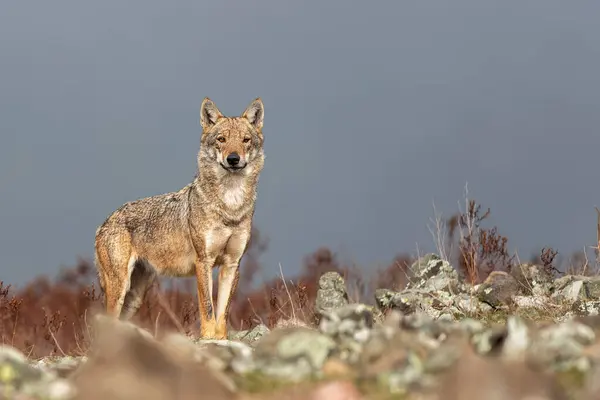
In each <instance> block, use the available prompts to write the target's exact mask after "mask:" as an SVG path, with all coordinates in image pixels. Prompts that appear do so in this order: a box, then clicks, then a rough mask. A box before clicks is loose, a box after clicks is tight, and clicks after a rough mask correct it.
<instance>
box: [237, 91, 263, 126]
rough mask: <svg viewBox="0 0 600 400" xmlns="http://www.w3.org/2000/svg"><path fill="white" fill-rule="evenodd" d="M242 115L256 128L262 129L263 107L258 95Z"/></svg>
mask: <svg viewBox="0 0 600 400" xmlns="http://www.w3.org/2000/svg"><path fill="white" fill-rule="evenodd" d="M242 117H244V118H246V119H247V120H248V121H249V122H250V123H251V124H252V125H254V127H255V128H256V129H258V130H261V129H262V127H263V120H264V119H265V107H264V106H263V102H262V100H261V99H260V97H259V98H257V99H254V101H252V103H250V105H249V106H248V108H246V111H244V113H243V114H242Z"/></svg>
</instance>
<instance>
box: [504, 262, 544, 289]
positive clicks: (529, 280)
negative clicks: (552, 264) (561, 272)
mask: <svg viewBox="0 0 600 400" xmlns="http://www.w3.org/2000/svg"><path fill="white" fill-rule="evenodd" d="M510 274H511V275H512V277H513V278H515V280H516V281H517V282H518V283H519V285H520V286H521V290H522V292H523V293H524V294H527V295H534V296H548V295H550V293H551V291H552V285H553V282H554V276H553V273H552V272H551V271H550V270H549V269H547V268H544V267H543V266H541V265H536V264H529V263H526V264H521V265H515V266H513V267H512V268H511V270H510Z"/></svg>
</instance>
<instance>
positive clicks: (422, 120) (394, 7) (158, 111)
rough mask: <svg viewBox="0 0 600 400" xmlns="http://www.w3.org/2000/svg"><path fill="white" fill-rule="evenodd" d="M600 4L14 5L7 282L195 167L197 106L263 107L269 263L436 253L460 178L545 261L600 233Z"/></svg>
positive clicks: (4, 205) (4, 160)
mask: <svg viewBox="0 0 600 400" xmlns="http://www.w3.org/2000/svg"><path fill="white" fill-rule="evenodd" d="M598 15H600V2H598V1H579V2H567V1H564V0H535V1H525V0H519V1H516V0H515V1H508V0H496V1H488V0H472V1H467V0H453V1H451V2H450V1H441V0H439V1H405V0H394V1H378V2H372V3H369V2H353V1H348V0H329V1H313V0H311V1H307V0H302V1H293V2H283V1H280V0H269V1H252V2H247V1H228V2H224V1H223V2H218V1H212V2H206V1H198V0H194V1H191V0H185V1H174V2H166V1H157V0H144V1H142V0H133V1H127V2H123V1H117V0H104V1H93V2H82V1H75V0H72V1H65V0H55V1H52V2H49V1H41V0H39V1H3V2H2V4H1V5H0V268H1V269H0V280H5V281H8V282H11V283H14V284H17V285H19V284H22V283H24V282H26V281H27V280H29V279H31V278H32V277H34V276H36V275H38V274H40V273H43V274H48V275H50V276H53V275H55V274H56V272H57V271H58V270H59V268H60V267H61V266H65V265H72V264H74V263H75V262H76V260H77V257H78V256H82V257H86V258H91V257H92V256H93V243H94V233H95V230H96V227H97V226H98V225H99V224H101V223H102V222H103V220H104V219H105V218H106V217H107V216H108V215H109V214H110V213H111V212H112V211H113V210H114V209H116V208H117V207H119V206H120V205H121V204H122V203H124V202H126V201H129V200H134V199H137V198H140V197H146V196H149V195H154V194H159V193H164V192H169V191H174V190H178V189H179V188H181V187H183V186H184V185H186V184H187V183H188V182H189V181H190V180H191V179H192V178H193V177H194V173H195V169H196V153H197V151H198V145H199V135H200V126H199V113H198V110H199V106H200V103H201V101H202V99H203V98H204V97H205V96H208V97H210V98H212V99H213V100H214V101H215V103H216V104H217V106H218V107H219V108H220V110H221V111H222V112H223V113H225V114H227V115H239V114H240V113H241V112H242V111H243V110H244V109H245V108H246V106H247V105H248V104H249V103H250V101H251V100H252V99H254V98H255V97H258V96H260V97H262V99H263V101H264V104H265V127H264V134H265V140H266V141H265V152H266V156H267V158H266V163H265V169H264V172H263V174H262V177H261V180H260V185H259V198H258V204H257V211H256V215H255V224H256V226H257V227H258V228H259V229H260V230H261V231H262V232H263V233H264V234H265V235H267V236H268V237H269V251H268V253H267V254H266V255H265V256H264V257H263V261H264V263H265V268H266V271H265V272H266V273H267V274H275V273H278V271H279V269H278V268H279V267H278V264H279V263H281V265H282V267H283V269H284V271H287V272H288V273H290V274H291V273H293V272H294V271H296V270H297V269H298V266H299V265H300V264H301V261H302V258H303V257H304V256H305V255H307V254H309V253H311V252H313V251H314V250H315V249H317V248H318V247H320V246H324V245H325V246H330V247H331V248H332V249H333V250H334V251H337V252H339V253H340V255H342V256H343V258H344V259H352V260H355V261H356V262H358V263H360V264H362V265H364V266H365V267H374V266H377V265H379V264H384V263H388V262H390V261H391V260H392V258H393V257H394V255H395V254H396V253H398V252H402V251H409V252H416V250H417V246H418V248H419V250H420V251H426V250H433V248H434V247H433V245H434V244H433V240H432V238H431V234H430V232H429V231H428V228H427V223H428V222H429V218H431V217H432V216H433V210H432V202H433V201H435V204H436V206H437V208H438V210H439V211H441V212H442V213H443V215H444V216H448V215H450V214H452V213H454V212H455V211H456V210H457V209H458V202H459V201H461V199H462V198H463V192H464V186H465V183H467V182H468V185H469V191H470V193H471V194H472V195H473V197H475V198H476V199H478V200H479V201H480V202H481V203H483V204H484V205H485V206H489V207H491V209H492V215H493V217H494V218H493V221H492V222H493V223H496V224H497V225H498V226H499V229H500V230H501V232H503V233H505V234H507V235H508V236H509V237H510V240H511V243H512V247H513V249H515V250H518V251H519V254H520V255H521V256H522V257H528V256H529V255H530V254H531V253H532V252H533V251H535V250H536V249H538V248H539V247H541V246H554V247H556V248H558V249H559V251H561V252H562V253H564V254H567V253H570V252H572V251H575V250H578V249H581V248H582V247H583V246H586V245H593V244H594V240H595V234H596V232H595V229H596V228H595V211H594V208H593V207H594V205H599V206H600V181H599V178H598V174H599V162H598V153H599V151H600V132H599V129H598V128H599V126H600V79H599V76H600V75H599V71H600V46H598V38H599V37H600V25H599V24H598Z"/></svg>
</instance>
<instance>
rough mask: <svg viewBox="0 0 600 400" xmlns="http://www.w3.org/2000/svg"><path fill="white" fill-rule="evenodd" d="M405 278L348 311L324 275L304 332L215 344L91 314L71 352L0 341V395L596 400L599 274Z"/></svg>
mask: <svg viewBox="0 0 600 400" xmlns="http://www.w3.org/2000/svg"><path fill="white" fill-rule="evenodd" d="M408 278H409V283H408V285H407V287H406V288H405V289H404V290H402V291H399V292H394V291H390V290H387V289H380V290H377V291H376V293H375V298H374V299H373V300H374V305H367V304H353V303H349V300H348V295H347V294H346V288H345V284H344V281H343V279H342V277H341V276H340V275H339V274H338V273H336V272H327V273H325V274H323V275H322V276H321V278H320V281H319V292H318V296H317V304H316V309H317V317H318V318H317V321H316V325H315V326H307V325H306V324H304V323H300V322H298V321H295V320H293V319H292V320H281V321H279V323H278V324H277V326H276V327H275V328H274V329H272V330H269V329H268V328H267V327H266V326H264V325H259V326H257V327H255V328H253V329H252V330H249V331H238V332H231V337H230V340H227V341H205V340H195V339H194V338H191V337H187V336H184V335H181V334H176V333H172V334H169V335H166V336H165V337H164V338H161V339H160V340H159V339H157V338H154V337H153V335H152V334H151V333H149V332H148V331H146V330H143V329H141V328H139V327H136V326H134V325H133V324H130V323H124V322H116V321H111V320H109V319H107V318H105V317H102V316H100V315H99V316H96V318H95V321H94V326H93V327H91V330H92V332H93V343H92V346H91V348H90V350H89V351H88V354H87V355H86V356H85V357H69V356H64V357H53V358H44V359H40V360H33V359H28V357H27V355H25V354H22V353H20V352H18V351H17V350H15V349H13V348H11V347H10V346H2V347H1V348H0V398H6V399H9V398H10V399H102V400H106V399H196V398H198V399H201V398H208V399H215V400H219V399H286V398H289V399H333V400H336V399H395V398H398V399H432V400H433V399H462V400H469V399H534V398H535V399H595V398H600V340H599V339H600V338H599V337H598V335H599V333H600V316H599V315H598V310H599V307H600V278H590V277H584V276H570V275H569V276H562V277H560V278H558V279H555V278H554V276H553V275H552V274H550V273H549V272H548V271H547V270H545V269H544V268H541V267H539V266H536V265H531V264H524V265H521V266H519V267H514V268H512V269H511V271H510V273H505V272H493V273H492V274H491V275H490V276H489V277H488V278H487V280H486V281H485V282H484V283H482V284H481V285H476V286H471V285H467V284H465V283H464V280H463V279H461V277H459V276H458V274H457V272H456V270H455V269H454V268H453V267H452V266H451V265H449V264H448V263H447V262H446V261H443V260H441V259H440V258H439V257H437V256H436V255H433V254H430V255H427V256H425V257H423V258H421V259H419V260H418V261H417V262H415V263H414V264H413V265H412V268H411V275H410V276H409V277H408Z"/></svg>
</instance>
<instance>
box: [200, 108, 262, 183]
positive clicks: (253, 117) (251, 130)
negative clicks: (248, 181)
mask: <svg viewBox="0 0 600 400" xmlns="http://www.w3.org/2000/svg"><path fill="white" fill-rule="evenodd" d="M264 115H265V111H264V106H263V103H262V100H261V99H260V98H257V99H255V100H254V101H252V103H250V105H249V106H248V108H246V110H245V111H244V112H243V113H242V115H241V116H239V117H226V116H224V115H223V114H221V112H220V111H219V109H218V108H217V106H216V105H215V103H214V102H213V101H212V100H210V99H209V98H208V97H207V98H205V99H204V101H202V105H201V106H200V125H202V138H201V140H200V143H201V145H200V152H199V153H198V165H199V167H200V168H201V169H204V168H208V169H211V170H212V171H214V172H215V173H216V174H217V176H223V175H240V176H244V175H245V176H248V175H250V174H256V173H258V172H260V170H261V169H262V167H263V163H264V154H263V141H264V139H263V134H262V127H263V120H264Z"/></svg>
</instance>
